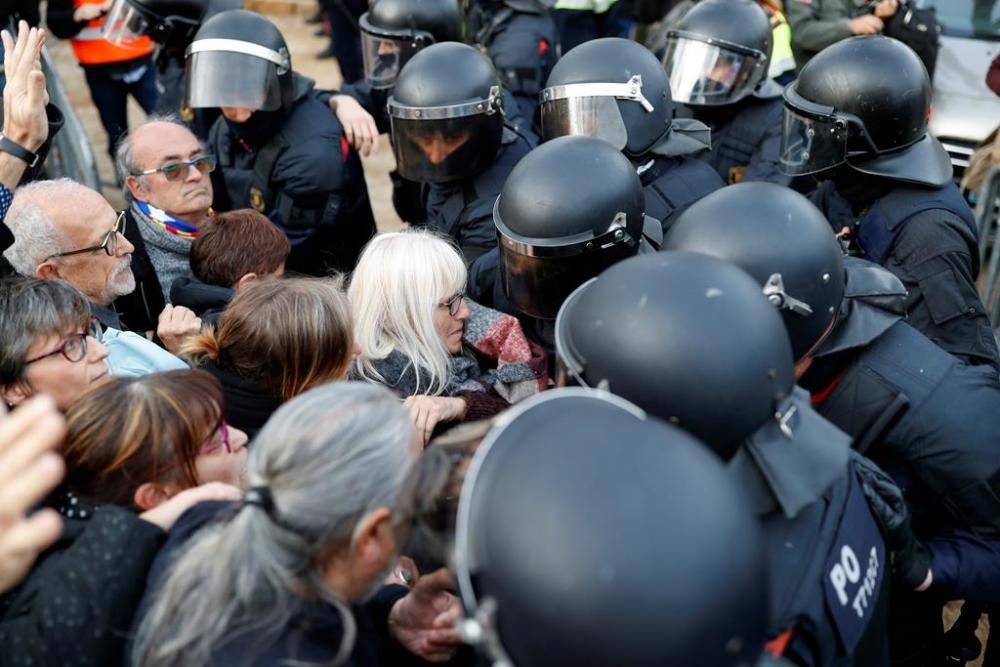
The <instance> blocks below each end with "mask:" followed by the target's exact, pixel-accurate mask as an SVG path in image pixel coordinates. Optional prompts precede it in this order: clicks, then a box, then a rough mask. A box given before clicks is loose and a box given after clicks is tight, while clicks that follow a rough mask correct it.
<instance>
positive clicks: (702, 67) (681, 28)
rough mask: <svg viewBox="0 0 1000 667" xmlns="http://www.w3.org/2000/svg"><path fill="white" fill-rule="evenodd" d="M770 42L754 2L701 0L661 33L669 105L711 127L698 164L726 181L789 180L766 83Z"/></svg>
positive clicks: (776, 90)
mask: <svg viewBox="0 0 1000 667" xmlns="http://www.w3.org/2000/svg"><path fill="white" fill-rule="evenodd" d="M772 42H773V37H772V30H771V23H770V21H769V20H768V17H767V14H766V13H765V12H764V9H763V8H762V7H761V6H760V5H759V4H757V2H755V0H703V1H702V2H699V3H698V4H696V5H695V6H694V7H693V8H692V9H691V11H689V12H688V13H687V14H686V15H685V16H684V18H683V19H681V21H680V23H678V25H677V26H676V27H674V28H673V29H671V30H669V31H668V32H667V47H666V52H665V54H664V57H663V66H664V68H665V69H666V71H667V75H668V76H669V78H670V91H671V93H672V95H673V99H674V102H675V103H681V104H684V105H686V107H687V111H688V112H689V113H691V114H693V116H694V117H695V118H697V119H698V120H700V121H702V122H704V123H706V124H707V125H708V126H709V127H711V128H712V146H711V148H709V149H706V150H705V151H702V152H701V153H699V154H698V158H699V159H702V160H704V161H706V162H707V163H708V164H710V165H712V167H713V168H714V169H715V170H716V171H717V172H718V173H719V175H720V176H721V177H722V178H723V180H725V181H726V182H727V183H738V182H740V181H743V180H747V181H770V182H772V183H779V184H781V185H788V184H789V183H791V180H792V179H791V177H790V176H787V175H786V174H784V173H782V172H781V170H780V168H779V166H778V158H779V155H780V148H781V117H782V109H783V105H782V102H781V87H780V86H779V85H778V84H776V83H774V81H772V80H770V79H769V78H768V77H767V74H768V69H769V67H770V63H771V48H772Z"/></svg>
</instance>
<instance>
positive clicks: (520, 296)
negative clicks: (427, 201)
mask: <svg viewBox="0 0 1000 667" xmlns="http://www.w3.org/2000/svg"><path fill="white" fill-rule="evenodd" d="M645 208H646V200H645V196H644V195H643V192H642V182H641V181H640V180H639V176H638V175H637V174H636V172H635V168H634V167H633V166H632V164H631V163H630V162H629V161H628V159H626V158H625V156H624V155H622V154H621V153H619V152H618V151H616V150H615V149H614V147H612V146H610V145H608V144H607V143H605V142H604V141H601V140H600V139H594V138H593V137H560V138H559V139H553V140H552V141H549V142H546V143H544V144H542V145H541V146H539V147H538V148H536V149H534V150H533V151H531V152H530V153H528V154H527V155H526V156H524V157H523V158H522V159H521V161H520V162H518V163H517V165H516V166H515V167H514V169H512V170H511V172H510V175H509V176H508V177H507V181H506V182H505V183H504V185H503V188H502V189H501V190H500V196H499V197H497V201H496V204H495V205H494V208H493V222H494V223H496V227H497V235H498V237H499V246H500V280H501V284H502V286H503V290H504V293H505V294H506V295H507V298H508V299H510V301H511V302H512V303H513V304H514V305H515V306H517V307H518V308H519V309H520V310H521V311H522V312H524V313H526V314H527V315H530V316H532V317H536V318H541V319H554V318H555V316H556V313H558V312H559V306H560V305H561V304H562V302H563V299H565V298H566V297H567V296H568V295H569V293H570V292H572V291H573V290H574V289H576V288H577V287H578V286H579V285H580V284H582V283H583V282H585V281H587V280H589V279H590V278H593V277H594V276H596V275H597V274H599V273H600V272H601V271H603V270H604V269H605V268H607V267H608V266H611V265H612V264H614V263H615V262H618V261H620V260H622V259H625V258H626V257H630V256H632V255H634V254H636V253H637V252H638V251H639V246H640V241H641V239H642V232H643V226H644V224H645ZM657 224H658V223H657Z"/></svg>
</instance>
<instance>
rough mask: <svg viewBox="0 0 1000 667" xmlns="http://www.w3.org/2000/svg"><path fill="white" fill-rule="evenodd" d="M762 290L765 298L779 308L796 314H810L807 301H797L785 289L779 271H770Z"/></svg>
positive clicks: (810, 308) (810, 309)
mask: <svg viewBox="0 0 1000 667" xmlns="http://www.w3.org/2000/svg"><path fill="white" fill-rule="evenodd" d="M762 291H763V292H764V296H766V297H767V300H768V301H770V302H771V304H772V305H774V306H776V307H777V308H779V309H785V310H790V311H792V312H793V313H795V314H796V315H812V312H813V310H812V307H811V306H810V305H809V304H808V303H806V302H805V301H799V300H798V299H796V298H795V297H793V296H791V295H790V294H788V292H786V291H785V282H784V281H783V280H782V279H781V274H780V273H772V274H771V277H770V278H768V279H767V282H766V283H764V289H763V290H762Z"/></svg>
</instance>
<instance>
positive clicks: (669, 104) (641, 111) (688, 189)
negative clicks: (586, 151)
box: [541, 37, 723, 230]
mask: <svg viewBox="0 0 1000 667" xmlns="http://www.w3.org/2000/svg"><path fill="white" fill-rule="evenodd" d="M541 100H542V106H541V116H542V134H543V137H544V139H546V140H548V139H552V138H555V137H560V136H564V135H567V134H584V135H589V136H596V137H599V138H601V139H604V140H605V141H607V142H608V143H610V144H611V145H612V146H614V147H615V148H616V149H618V150H620V151H622V152H623V153H624V154H625V155H626V156H628V158H629V159H630V160H631V161H632V163H633V164H634V165H635V169H636V170H637V171H638V173H639V176H640V178H641V179H642V185H643V188H644V189H645V192H646V212H647V213H649V215H651V216H652V217H654V218H656V219H657V220H659V221H660V223H661V224H662V225H663V229H664V230H666V229H667V228H668V227H669V226H670V224H671V223H672V222H673V219H674V217H675V216H676V215H677V214H678V213H680V212H681V211H683V210H684V209H685V208H687V207H688V206H690V205H691V203H692V202H695V201H697V200H698V199H699V198H701V197H704V196H705V195H706V194H708V193H709V192H712V191H713V190H716V189H717V188H720V187H722V185H723V183H722V180H721V179H720V178H719V175H718V174H716V173H715V171H714V170H713V169H712V168H711V167H709V166H708V165H706V164H705V163H703V162H701V161H699V160H695V159H693V158H691V157H689V156H690V155H691V154H692V153H696V152H698V151H700V150H703V149H705V148H707V147H708V146H709V145H710V142H709V131H708V128H707V127H705V125H703V124H702V123H699V122H697V121H692V120H690V119H675V118H674V105H673V101H672V99H671V97H670V85H669V83H668V82H667V75H666V74H665V73H664V71H663V67H662V66H661V65H660V63H659V62H658V61H657V60H656V57H655V56H653V54H652V53H650V51H649V50H648V49H646V48H645V47H644V46H642V45H641V44H638V43H636V42H632V41H629V40H627V39H620V38H617V37H609V38H605V39H596V40H593V41H590V42H585V43H583V44H581V45H580V46H578V47H576V48H574V49H573V50H572V51H570V52H568V53H567V54H566V55H564V56H563V57H562V58H561V59H560V60H559V62H557V63H556V66H555V67H554V68H553V69H552V75H551V76H549V80H548V82H547V83H546V88H545V90H543V91H542V94H541Z"/></svg>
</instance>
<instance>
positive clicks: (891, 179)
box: [781, 36, 998, 366]
mask: <svg viewBox="0 0 1000 667" xmlns="http://www.w3.org/2000/svg"><path fill="white" fill-rule="evenodd" d="M784 98H785V120H784V124H783V132H782V148H781V151H782V155H781V167H782V169H783V170H784V171H785V173H787V174H791V175H800V174H815V175H816V177H817V178H818V179H820V180H821V181H823V182H822V183H821V185H820V187H819V188H818V189H817V190H816V192H815V193H813V195H811V196H810V198H811V199H812V201H813V203H815V204H816V205H817V206H819V208H820V210H822V211H823V213H824V214H825V215H826V217H827V219H828V220H829V221H830V223H831V224H832V225H833V227H834V229H835V230H837V231H838V232H840V233H841V235H842V236H844V237H845V239H847V240H849V242H850V245H851V250H852V252H853V253H854V254H857V255H860V256H861V257H864V258H865V259H869V260H871V261H873V262H876V263H877V264H881V265H883V266H884V267H886V268H887V269H889V270H890V271H892V272H893V273H894V274H896V275H897V276H898V277H899V279H900V280H902V281H903V284H904V285H905V286H906V289H907V291H908V292H909V295H908V297H907V303H906V307H907V312H908V315H909V321H910V324H912V325H913V326H914V327H916V328H917V329H918V330H919V331H920V332H922V333H924V334H926V335H927V336H928V337H929V338H930V339H931V340H933V341H934V342H935V343H937V344H938V345H940V346H941V347H942V348H944V349H945V350H947V351H948V352H951V353H952V354H955V355H958V356H960V357H961V358H963V359H964V360H966V361H968V362H970V363H974V364H979V363H986V364H993V365H994V366H997V365H998V352H997V344H996V340H995V339H994V337H993V331H992V328H991V327H990V322H989V318H988V316H987V313H986V309H985V308H984V307H983V304H982V303H981V301H980V299H979V295H978V294H977V292H976V276H977V275H978V273H979V250H978V239H977V230H976V223H975V219H974V218H973V215H972V211H971V210H970V209H969V206H968V204H967V203H966V202H965V200H964V199H963V198H962V196H961V194H960V193H959V191H958V188H957V187H956V186H955V184H954V183H953V182H952V180H951V177H952V168H951V163H950V161H949V159H948V154H947V153H946V152H945V150H944V148H943V147H942V146H941V144H940V143H939V142H938V141H937V139H935V138H934V137H932V136H931V135H930V134H928V133H927V119H928V117H929V115H930V105H931V84H930V80H929V79H928V77H927V71H926V70H925V69H924V66H923V64H922V63H921V62H920V58H918V57H917V55H916V54H915V53H914V52H913V51H912V50H911V49H910V48H909V47H907V46H906V45H904V44H903V43H902V42H898V41H896V40H893V39H890V38H888V37H881V36H877V37H854V38H851V39H847V40H844V41H841V42H837V43H836V44H834V45H832V46H830V47H828V48H826V49H824V50H823V51H822V52H821V53H820V54H818V55H817V56H816V57H814V58H813V59H812V60H810V61H809V62H808V63H807V64H806V66H805V67H803V68H802V72H801V73H800V74H799V78H798V79H797V80H796V81H795V82H794V83H792V84H790V85H789V86H788V87H787V88H786V89H785V93H784Z"/></svg>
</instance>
